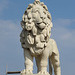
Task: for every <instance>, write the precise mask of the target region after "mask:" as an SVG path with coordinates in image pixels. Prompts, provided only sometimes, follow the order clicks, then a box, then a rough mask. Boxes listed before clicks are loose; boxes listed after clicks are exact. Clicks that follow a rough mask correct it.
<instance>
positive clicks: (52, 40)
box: [49, 39, 59, 54]
mask: <svg viewBox="0 0 75 75" xmlns="http://www.w3.org/2000/svg"><path fill="white" fill-rule="evenodd" d="M49 44H50V46H51V47H52V51H53V52H54V53H55V54H58V53H59V52H58V48H57V44H56V42H55V40H54V39H49Z"/></svg>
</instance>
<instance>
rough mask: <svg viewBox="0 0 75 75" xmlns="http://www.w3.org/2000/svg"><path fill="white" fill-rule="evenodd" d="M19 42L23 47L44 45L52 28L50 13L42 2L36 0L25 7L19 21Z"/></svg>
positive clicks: (41, 46)
mask: <svg viewBox="0 0 75 75" xmlns="http://www.w3.org/2000/svg"><path fill="white" fill-rule="evenodd" d="M21 26H22V28H23V30H22V32H21V35H20V37H21V43H22V47H23V48H31V47H35V49H44V47H46V45H47V43H48V41H49V38H50V34H51V28H52V22H51V15H50V13H49V12H48V9H47V7H46V5H44V3H43V2H39V1H38V0H36V1H35V2H34V3H33V4H30V5H29V6H28V8H27V9H26V11H25V13H24V15H23V19H22V21H21Z"/></svg>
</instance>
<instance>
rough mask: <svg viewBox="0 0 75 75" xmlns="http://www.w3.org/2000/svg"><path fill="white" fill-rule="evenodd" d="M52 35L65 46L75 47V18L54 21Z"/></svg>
mask: <svg viewBox="0 0 75 75" xmlns="http://www.w3.org/2000/svg"><path fill="white" fill-rule="evenodd" d="M53 24H54V27H53V29H52V37H53V38H55V40H56V41H58V43H61V44H62V43H63V46H64V47H70V48H75V29H72V28H71V26H74V25H75V19H57V20H55V21H54V22H53Z"/></svg>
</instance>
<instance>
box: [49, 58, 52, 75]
mask: <svg viewBox="0 0 75 75" xmlns="http://www.w3.org/2000/svg"><path fill="white" fill-rule="evenodd" d="M49 74H50V75H52V63H51V60H50V57H49Z"/></svg>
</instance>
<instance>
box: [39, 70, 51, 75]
mask: <svg viewBox="0 0 75 75" xmlns="http://www.w3.org/2000/svg"><path fill="white" fill-rule="evenodd" d="M38 74H39V75H50V74H49V73H48V72H47V71H40V72H39V73H38Z"/></svg>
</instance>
